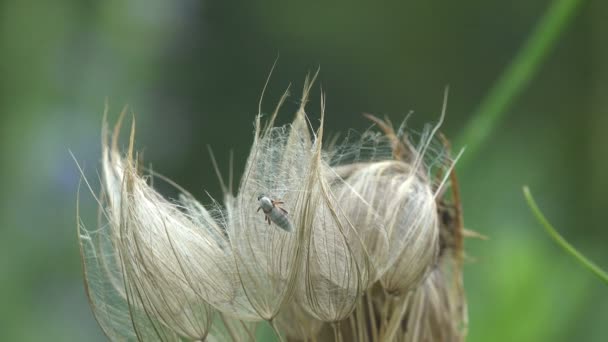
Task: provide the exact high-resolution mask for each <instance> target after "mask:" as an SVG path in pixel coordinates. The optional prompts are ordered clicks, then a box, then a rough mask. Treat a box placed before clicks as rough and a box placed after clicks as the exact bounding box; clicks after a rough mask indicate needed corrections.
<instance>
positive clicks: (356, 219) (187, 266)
mask: <svg viewBox="0 0 608 342" xmlns="http://www.w3.org/2000/svg"><path fill="white" fill-rule="evenodd" d="M315 78H316V74H315V75H314V76H313V77H310V78H308V77H307V78H306V81H305V82H304V87H303V92H302V96H301V106H300V108H299V109H298V110H297V112H296V114H295V117H294V120H293V121H292V122H291V124H288V125H285V126H281V127H275V125H274V121H275V118H276V117H277V115H278V113H279V110H280V108H281V105H282V103H283V102H284V100H285V99H286V97H287V96H288V92H285V94H284V96H283V97H282V98H281V100H280V101H279V104H278V105H277V106H276V109H275V111H274V112H273V114H272V115H270V117H269V118H268V120H267V121H266V122H265V123H263V122H262V115H261V114H258V115H257V117H256V119H255V132H254V141H253V144H252V147H251V152H250V155H249V157H248V159H247V162H246V165H245V171H244V173H243V176H242V178H241V181H240V183H239V185H238V189H236V191H233V188H232V176H230V177H229V178H230V181H229V182H228V184H224V183H223V181H222V188H223V190H224V198H223V203H220V202H219V201H215V200H214V201H213V202H212V204H211V205H208V206H203V205H201V204H200V203H199V202H198V201H197V200H196V199H195V198H194V196H192V195H191V194H189V193H188V192H187V191H186V190H184V189H182V188H181V187H179V186H178V185H177V184H175V183H174V182H172V181H170V180H168V179H166V178H165V177H162V176H159V175H155V174H154V173H152V172H146V171H145V170H144V168H143V167H142V166H141V165H140V163H139V162H138V160H139V159H140V158H139V156H138V154H137V152H136V151H135V147H134V146H135V143H134V139H135V122H134V120H133V123H132V126H131V133H130V140H129V145H128V148H127V149H126V151H124V152H122V151H120V150H119V148H118V143H117V142H118V139H119V135H120V129H121V122H122V121H123V117H124V116H125V112H123V114H122V115H121V119H120V120H119V121H118V123H117V124H116V125H115V128H114V130H113V132H112V133H110V131H109V129H108V127H107V124H106V119H105V116H104V123H103V129H102V177H101V178H102V179H101V182H102V184H101V185H102V191H101V194H100V195H99V196H96V197H95V198H96V199H97V201H98V203H99V217H98V223H97V228H95V229H87V228H86V227H85V225H84V223H83V221H82V220H81V219H79V221H78V222H79V224H78V231H79V237H80V245H81V253H82V260H83V268H84V273H85V284H86V288H87V293H88V295H89V299H90V303H91V307H92V308H93V312H94V314H95V317H96V318H97V320H98V322H99V324H100V326H101V328H102V329H103V331H104V332H105V333H106V335H107V336H108V338H109V339H111V340H117V341H122V340H142V341H149V340H161V341H173V340H180V339H186V340H209V341H224V340H233V341H248V340H253V339H254V336H255V330H256V328H257V327H258V326H259V323H260V322H262V321H267V322H269V323H270V325H271V326H272V328H273V329H274V331H275V333H276V335H277V338H278V339H281V340H285V339H287V340H304V339H316V340H317V341H326V340H327V341H333V340H338V341H340V340H360V341H462V340H463V339H464V337H465V335H466V302H465V298H464V291H463V289H462V275H461V270H462V262H461V260H462V243H461V240H462V219H461V210H460V207H459V200H458V196H457V194H456V195H453V196H446V193H447V190H446V189H448V187H449V186H452V187H454V186H455V185H457V184H454V183H455V182H456V179H455V175H454V174H453V170H452V166H453V160H451V159H450V158H449V153H448V151H447V149H446V148H443V147H441V148H434V146H435V145H433V144H435V143H436V142H437V139H435V135H436V133H437V130H438V127H439V125H436V126H433V127H428V128H427V129H425V130H424V131H423V132H422V133H421V134H420V135H419V138H418V139H412V138H411V137H410V136H409V135H408V134H406V133H405V132H406V130H405V128H404V127H405V126H402V127H400V128H399V129H398V130H397V131H395V130H394V129H393V126H392V124H391V123H390V122H389V121H388V120H380V119H377V118H375V117H371V116H370V118H371V119H372V121H373V122H374V123H375V126H377V127H378V128H380V130H381V133H379V132H376V131H375V130H374V128H372V129H370V130H369V131H367V132H365V133H363V134H362V135H359V136H357V137H356V138H354V135H352V134H349V135H347V137H346V138H345V139H344V141H343V142H336V141H332V142H330V143H326V142H325V141H326V139H325V138H324V132H323V122H324V118H325V97H324V96H322V97H321V106H320V117H321V120H320V125H319V126H318V127H312V125H311V123H310V121H309V120H308V117H307V114H306V110H305V109H306V104H307V102H308V98H309V94H310V92H311V90H312V86H313V84H314V79H315ZM260 107H261V105H260ZM260 111H261V109H260ZM444 111H445V107H444ZM444 111H443V112H444ZM443 112H442V116H441V117H442V118H443ZM440 122H441V120H440ZM414 140H415V141H414ZM214 167H215V169H216V171H217V172H218V174H219V168H218V167H217V165H215V162H214ZM152 178H158V179H159V180H164V181H166V182H168V183H169V184H170V185H173V186H174V187H175V188H176V189H177V190H178V192H179V196H178V198H177V199H175V200H169V199H166V198H164V197H163V196H162V195H161V194H159V193H158V192H157V191H156V190H155V189H154V188H153V186H152V182H151V179H152ZM87 185H89V184H88V182H87ZM89 188H90V189H91V186H90V185H89ZM456 189H457V188H456ZM91 191H92V190H91ZM440 217H441V218H442V219H441V220H440ZM443 218H448V219H449V220H445V219H443Z"/></svg>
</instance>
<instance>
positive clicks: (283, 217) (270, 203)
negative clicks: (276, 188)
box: [257, 195, 293, 232]
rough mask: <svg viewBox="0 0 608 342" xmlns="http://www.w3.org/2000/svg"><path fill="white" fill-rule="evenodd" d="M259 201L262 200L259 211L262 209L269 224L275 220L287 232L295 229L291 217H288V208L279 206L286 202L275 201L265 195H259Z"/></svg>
mask: <svg viewBox="0 0 608 342" xmlns="http://www.w3.org/2000/svg"><path fill="white" fill-rule="evenodd" d="M258 201H259V202H260V207H259V208H258V210H257V211H260V209H262V211H263V212H264V215H265V217H264V219H265V220H266V222H268V224H270V223H271V222H274V223H275V224H276V225H277V226H279V227H280V228H282V229H283V230H284V231H286V232H291V231H293V227H292V225H291V222H289V219H288V218H287V210H285V209H283V208H281V207H279V206H278V205H279V204H284V202H282V201H275V200H273V199H271V198H270V197H268V196H265V195H260V196H258Z"/></svg>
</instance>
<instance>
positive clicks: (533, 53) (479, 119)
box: [456, 0, 583, 168]
mask: <svg viewBox="0 0 608 342" xmlns="http://www.w3.org/2000/svg"><path fill="white" fill-rule="evenodd" d="M582 2H583V0H555V1H554V2H553V3H552V4H551V7H549V9H547V11H546V12H545V14H544V15H543V17H542V18H541V19H540V21H539V22H538V24H537V26H536V28H535V29H534V32H532V34H531V35H530V36H529V37H528V39H527V40H526V42H525V43H524V45H523V47H522V48H521V49H520V50H519V52H518V53H517V55H516V56H515V57H514V58H513V60H512V61H511V63H510V64H509V66H508V67H507V69H505V71H504V72H503V73H502V75H501V76H500V78H499V79H498V81H496V83H494V85H493V86H492V88H491V89H490V91H489V93H488V94H487V95H486V97H485V98H484V99H483V100H482V101H481V103H480V104H479V106H478V107H477V109H476V110H475V112H474V114H473V115H472V118H471V119H470V121H469V123H468V124H467V125H466V126H465V130H464V132H463V134H462V135H461V136H460V137H459V138H460V139H458V140H457V144H456V146H465V145H466V146H467V152H466V153H464V155H463V156H462V157H461V158H460V160H459V161H458V165H459V167H460V168H463V167H466V166H464V165H466V164H467V163H468V161H469V159H470V158H473V157H474V156H475V155H476V153H477V152H478V150H479V148H480V147H481V145H482V144H483V143H484V142H485V141H486V140H487V138H488V137H489V136H490V133H491V132H492V131H494V130H495V128H496V127H497V126H498V125H499V123H500V121H501V119H502V118H503V117H504V115H505V113H506V111H507V109H508V107H509V105H510V104H511V103H512V102H513V101H514V100H515V98H516V97H517V96H518V95H519V94H520V93H521V92H522V91H523V90H524V88H525V87H526V86H527V85H528V83H529V82H530V80H531V79H532V78H533V77H534V75H535V73H536V71H538V69H539V67H540V65H541V63H542V62H543V61H544V59H545V58H546V57H547V56H548V55H549V52H550V51H551V49H552V48H553V46H554V45H555V42H556V41H557V39H558V38H559V36H560V34H561V33H562V32H563V31H564V30H565V28H566V27H567V26H568V24H569V22H570V19H572V17H573V16H574V15H575V14H576V12H577V9H578V7H579V6H578V5H580V4H581V3H582Z"/></svg>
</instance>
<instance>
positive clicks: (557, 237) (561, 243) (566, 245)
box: [524, 186, 608, 284]
mask: <svg viewBox="0 0 608 342" xmlns="http://www.w3.org/2000/svg"><path fill="white" fill-rule="evenodd" d="M524 197H525V198H526V201H527V202H528V206H529V207H530V210H532V213H533V214H534V216H536V219H537V220H538V222H540V224H541V225H542V226H543V227H544V228H545V230H546V231H547V233H548V234H549V236H551V238H552V239H553V241H555V242H556V243H557V244H558V245H559V246H560V247H561V248H562V249H563V250H565V251H566V252H568V253H570V255H572V256H573V257H574V258H575V259H576V260H577V261H578V262H579V263H580V264H581V265H583V266H584V267H585V268H587V269H588V270H589V271H591V272H593V273H594V274H595V275H596V276H597V277H598V278H600V279H601V280H603V281H604V282H605V283H606V284H608V274H606V272H605V271H603V270H602V269H601V268H599V267H598V266H597V265H596V264H594V263H593V262H592V261H591V260H589V259H587V258H586V257H585V256H584V255H582V254H581V253H580V252H579V251H577V250H576V248H574V247H572V245H570V244H569V243H568V241H566V240H565V239H564V238H563V237H562V236H561V235H560V234H559V233H558V232H557V231H556V230H555V228H553V226H552V225H551V223H549V221H548V220H547V219H546V218H545V216H544V215H543V213H542V212H541V211H540V209H539V208H538V206H537V205H536V202H535V201H534V198H533V197H532V194H531V193H530V189H528V187H527V186H524Z"/></svg>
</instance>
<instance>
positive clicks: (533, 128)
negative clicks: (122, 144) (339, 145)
mask: <svg viewBox="0 0 608 342" xmlns="http://www.w3.org/2000/svg"><path fill="white" fill-rule="evenodd" d="M575 2H576V1H574V2H572V3H575ZM551 3H552V2H551V1H537V2H529V1H522V0H516V1H511V2H484V1H469V2H464V3H463V2H459V3H445V2H440V1H425V2H423V1H415V2H407V3H399V4H396V3H395V4H391V5H385V6H383V7H379V6H378V5H376V4H372V3H369V4H363V3H362V4H355V3H352V2H349V3H348V4H343V5H338V4H332V5H329V4H325V3H324V2H320V1H319V2H316V1H313V2H306V3H298V4H289V5H288V4H286V3H283V2H276V3H253V2H245V1H242V2H238V3H231V4H228V3H224V2H199V1H181V2H169V1H160V0H151V1H150V0H146V1H144V0H133V1H128V2H125V1H116V0H111V1H103V2H102V1H85V2H83V1H75V0H58V1H54V2H52V3H51V2H48V3H46V2H40V3H39V2H36V3H34V2H33V1H15V0H5V1H1V2H0V52H1V54H0V56H1V57H0V62H1V63H0V75H2V77H1V78H0V113H1V114H0V149H1V153H0V156H1V158H2V159H1V160H0V165H1V166H0V172H2V173H1V176H2V177H0V182H1V184H0V185H1V189H2V192H1V194H0V199H1V200H0V201H1V202H0V223H1V225H0V227H1V229H2V231H1V232H2V235H1V236H0V251H1V252H0V253H1V256H2V258H0V277H1V280H0V296H2V298H1V299H2V301H1V303H2V306H1V307H0V339H2V340H15V341H34V340H40V339H45V340H50V341H77V340H90V341H96V340H98V341H102V340H104V337H103V335H102V333H101V330H100V329H99V328H98V327H97V325H96V323H95V321H94V319H93V316H92V314H91V313H90V310H89V308H88V304H87V301H86V296H85V294H84V289H83V286H82V274H81V270H80V261H79V255H78V245H77V241H76V233H75V229H76V228H75V227H76V219H75V200H76V199H75V193H76V187H77V184H78V179H79V175H78V171H77V169H76V167H75V165H74V163H73V161H72V160H71V159H70V156H69V153H68V149H71V150H72V151H73V153H74V154H75V155H76V157H77V158H78V159H79V161H81V162H82V164H84V166H85V172H87V173H88V174H89V175H92V177H95V172H96V170H97V169H98V167H99V158H100V146H99V141H100V139H99V132H100V126H101V112H102V110H103V101H104V97H106V96H107V97H108V98H109V99H110V101H111V103H112V104H115V108H116V109H117V110H115V111H113V112H118V109H119V108H120V106H121V105H122V104H125V103H128V104H130V105H131V107H132V108H133V110H134V111H135V112H136V113H137V117H138V146H139V148H140V149H143V150H144V151H145V152H146V151H148V152H147V153H145V160H146V162H148V163H151V164H152V165H153V167H154V169H155V170H158V171H160V172H162V173H163V174H166V175H168V176H170V177H171V178H172V179H174V180H176V181H178V182H179V183H180V185H182V186H184V187H185V188H187V189H189V190H190V191H191V192H192V193H193V194H194V195H195V196H197V197H198V198H199V199H202V200H204V198H205V193H204V190H208V191H209V192H210V193H211V194H212V195H214V196H215V197H220V196H219V194H220V189H219V185H218V182H217V181H216V178H215V176H214V174H213V170H212V168H211V167H210V160H209V156H208V153H207V152H206V149H205V145H207V144H210V145H211V146H212V147H213V148H214V150H215V151H216V156H217V158H218V161H219V163H220V164H223V165H227V163H228V151H229V149H231V148H232V149H234V153H235V167H236V172H237V174H238V173H239V172H240V171H241V170H242V168H243V163H244V159H245V157H246V155H247V153H248V151H249V146H250V144H251V136H252V135H251V132H252V127H253V126H252V122H253V118H254V115H255V113H256V111H257V101H258V99H259V95H260V91H261V87H262V85H263V83H264V79H265V77H266V76H267V70H268V67H269V66H270V64H271V63H272V61H273V60H274V59H275V57H276V54H277V53H280V56H281V57H280V61H279V66H278V68H277V69H276V71H275V74H274V76H273V82H272V84H271V88H270V91H269V92H267V94H268V100H267V103H276V100H278V98H279V97H280V95H281V94H282V89H284V88H285V86H286V85H287V84H288V83H289V82H291V81H294V82H297V81H300V80H302V79H303V78H304V75H305V74H306V73H307V72H308V71H309V70H312V69H314V68H316V67H317V66H318V65H320V66H321V68H322V71H321V75H320V82H321V84H322V86H323V89H324V90H326V92H327V99H328V102H327V117H326V129H327V131H329V132H339V131H345V130H347V129H349V128H354V129H356V130H359V131H362V130H364V129H365V128H366V127H368V126H369V122H368V121H367V120H365V119H363V118H362V117H361V114H360V113H362V112H371V113H376V114H378V115H385V114H386V115H388V116H389V117H390V118H391V119H392V121H393V122H399V121H400V120H401V119H402V118H403V117H404V115H405V114H406V113H407V112H408V111H409V110H415V111H416V114H415V115H414V116H413V117H412V120H411V126H413V127H420V126H421V124H422V123H425V122H429V121H433V120H434V119H436V118H437V117H438V108H439V104H440V99H441V94H442V92H443V88H444V86H445V85H446V84H450V88H451V96H450V102H449V105H448V115H447V119H446V123H445V124H444V126H443V131H444V132H445V133H446V135H447V136H448V137H450V138H456V137H460V134H463V132H465V126H467V125H468V122H469V121H470V120H471V117H473V115H474V113H475V111H476V110H477V109H478V108H480V101H481V100H482V99H484V98H486V97H485V96H486V95H487V94H488V90H489V89H490V88H491V87H492V85H494V84H495V83H496V80H497V79H498V78H499V75H501V74H502V72H503V70H505V68H507V66H508V65H509V63H510V62H511V61H512V59H513V58H514V57H515V56H516V54H517V51H518V50H519V48H520V47H521V46H522V44H523V43H524V42H525V41H526V40H527V39H528V37H529V34H530V32H532V31H533V29H534V27H535V26H536V23H537V22H538V20H539V18H540V17H542V15H543V13H544V12H545V10H546V9H547V8H548V7H549V6H550V4H551ZM561 3H566V4H567V3H571V2H570V1H562V2H561ZM607 11H608V4H606V3H605V2H601V1H599V0H590V1H586V2H584V3H583V4H582V5H580V6H579V7H576V8H575V7H573V8H569V9H568V13H569V14H573V15H574V14H576V15H575V16H573V17H572V18H571V20H569V21H568V20H566V21H564V24H568V25H567V27H566V26H565V25H563V26H562V28H565V29H564V30H561V31H560V30H558V31H557V33H559V34H558V35H556V38H557V40H556V43H555V46H553V49H549V50H548V52H550V53H548V54H547V55H546V58H541V59H540V60H539V61H538V65H539V68H538V69H537V70H536V72H534V70H533V69H534V68H532V69H529V68H523V69H522V70H521V76H522V77H524V78H525V80H527V79H529V80H530V82H529V83H527V84H526V83H525V82H524V83H523V84H522V85H524V86H525V87H519V88H518V90H519V91H518V93H519V95H520V96H518V97H516V98H514V99H515V101H514V102H510V106H508V107H505V109H506V111H504V118H503V120H502V121H500V122H498V123H499V125H498V129H495V130H492V131H491V135H490V138H489V139H487V140H485V142H484V143H483V144H481V145H480V146H479V148H478V149H477V150H476V151H475V153H474V154H473V155H472V156H471V158H470V159H469V160H467V162H466V164H463V165H462V167H461V170H459V171H461V172H460V174H459V176H460V182H461V190H462V196H463V204H464V213H465V223H466V226H467V227H468V228H471V229H474V230H476V231H479V232H481V233H483V234H484V235H488V236H490V237H491V239H490V240H489V241H484V242H479V241H469V242H468V245H467V253H468V255H470V256H471V257H473V258H475V261H474V262H473V263H469V264H468V265H467V266H466V267H465V287H466V289H467V294H468V300H469V313H470V329H469V330H470V333H469V339H468V341H571V340H574V339H579V340H584V341H603V340H605V336H606V334H607V333H606V327H605V324H604V323H605V317H608V296H607V295H606V288H605V286H604V285H603V284H602V283H601V282H599V281H597V279H596V278H594V277H593V276H592V275H591V274H590V273H588V272H586V271H585V270H583V269H582V268H580V267H578V265H577V264H576V261H574V260H573V259H571V258H570V257H569V256H568V255H566V254H565V253H563V251H562V250H560V249H559V248H558V247H556V246H555V245H554V244H553V243H552V241H551V240H550V239H548V238H547V236H546V235H545V233H544V232H543V231H542V229H540V228H539V227H538V223H537V222H536V221H535V220H534V217H533V216H532V215H531V214H530V213H529V210H528V208H527V207H526V203H525V201H524V200H523V198H522V196H521V185H523V184H528V185H530V187H531V188H532V189H533V190H534V194H535V197H536V200H537V201H538V202H539V203H542V204H541V207H542V208H543V210H544V214H545V215H546V216H547V217H550V218H551V222H552V223H553V224H555V225H556V226H558V227H559V228H560V232H561V234H562V235H564V236H565V237H566V238H567V239H568V240H569V241H570V242H571V243H572V244H573V245H575V246H576V247H577V248H578V249H579V250H581V251H583V252H584V254H585V255H586V256H588V257H589V258H590V259H591V260H594V261H595V262H596V263H597V264H599V265H601V266H605V265H608V254H606V252H605V251H606V241H608V240H607V239H608V232H607V231H606V230H605V229H602V228H604V227H605V223H604V221H605V220H604V217H603V215H602V214H603V209H604V208H606V207H607V206H608V199H607V198H606V196H605V193H606V190H607V189H608V179H607V178H606V175H607V174H608V158H606V157H607V156H606V152H605V148H606V146H607V143H606V138H605V136H606V133H605V130H606V129H608V113H607V112H608V109H607V108H608V100H607V99H608V97H607V96H606V95H605V94H606V93H607V91H608V45H607V44H605V37H606V35H607V34H608V22H607V21H606V20H605V17H606V13H608V12H607ZM533 43H535V44H540V43H539V42H533ZM532 76H533V77H532ZM316 96H318V93H317V94H316ZM288 101H290V102H289V103H287V106H292V108H296V107H297V106H298V103H297V98H295V97H294V98H290V99H289V100H288ZM317 102H318V101H317ZM312 103H315V99H314V98H313V100H312ZM286 112H289V110H288V109H286ZM289 119H290V118H286V119H285V121H287V120H289ZM313 119H315V118H313ZM463 139H464V141H458V142H459V143H462V142H464V143H466V142H467V141H466V138H463ZM465 153H466V152H465ZM161 190H163V189H162V188H161ZM165 191H167V194H168V195H171V194H170V193H169V190H168V189H165ZM82 205H83V208H81V209H82V210H86V211H88V212H89V214H90V215H95V203H94V202H93V201H92V200H91V201H90V202H88V203H82ZM261 333H262V334H263V333H264V332H261Z"/></svg>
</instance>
